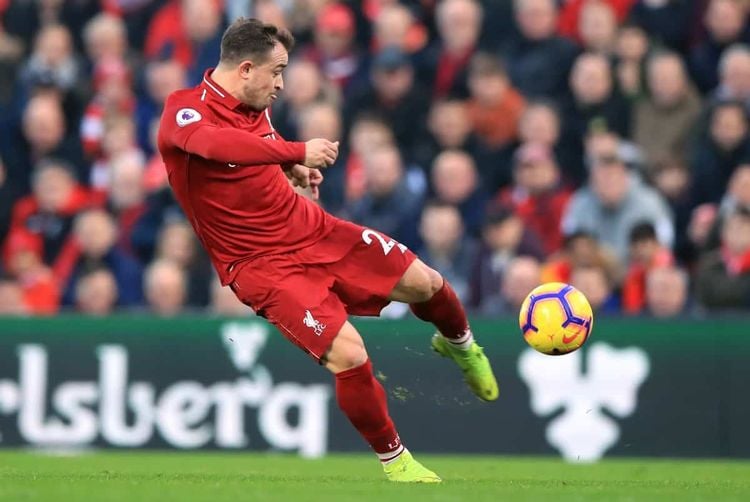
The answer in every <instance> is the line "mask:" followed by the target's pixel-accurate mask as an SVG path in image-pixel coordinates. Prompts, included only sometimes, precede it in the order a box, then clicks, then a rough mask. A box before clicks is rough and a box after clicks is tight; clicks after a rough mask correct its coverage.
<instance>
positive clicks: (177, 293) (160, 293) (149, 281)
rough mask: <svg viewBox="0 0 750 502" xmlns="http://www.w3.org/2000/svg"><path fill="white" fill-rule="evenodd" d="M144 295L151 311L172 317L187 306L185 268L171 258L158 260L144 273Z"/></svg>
mask: <svg viewBox="0 0 750 502" xmlns="http://www.w3.org/2000/svg"><path fill="white" fill-rule="evenodd" d="M143 287H144V295H145V297H146V301H147V303H148V307H149V309H150V311H151V312H152V313H154V314H156V315H158V316H162V317H172V316H175V315H177V314H179V313H180V312H181V311H182V309H183V308H184V306H185V299H186V297H187V278H186V277H185V273H184V272H183V270H182V269H181V268H180V267H179V265H177V264H176V263H173V262H171V261H169V260H156V261H154V262H153V263H151V264H150V265H149V266H148V268H146V272H145V273H144V275H143Z"/></svg>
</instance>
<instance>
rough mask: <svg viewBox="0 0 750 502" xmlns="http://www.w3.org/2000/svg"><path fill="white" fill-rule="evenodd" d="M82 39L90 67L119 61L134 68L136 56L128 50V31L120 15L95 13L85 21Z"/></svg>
mask: <svg viewBox="0 0 750 502" xmlns="http://www.w3.org/2000/svg"><path fill="white" fill-rule="evenodd" d="M83 41H84V44H85V48H86V56H87V57H88V59H89V62H90V63H91V66H92V68H96V67H97V66H99V65H100V64H106V62H114V61H119V62H122V63H123V64H126V65H127V66H129V67H130V69H131V70H132V69H135V65H136V58H135V56H134V55H133V54H131V53H130V52H129V49H128V31H127V27H126V26H125V21H123V19H122V18H121V17H118V16H115V15H114V14H111V13H109V12H101V13H99V14H97V15H96V16H94V17H93V18H91V20H89V22H88V23H86V26H85V27H84V29H83Z"/></svg>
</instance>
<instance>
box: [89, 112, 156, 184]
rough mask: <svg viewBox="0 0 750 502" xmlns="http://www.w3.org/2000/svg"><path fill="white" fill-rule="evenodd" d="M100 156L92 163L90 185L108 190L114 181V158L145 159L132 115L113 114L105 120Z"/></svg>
mask: <svg viewBox="0 0 750 502" xmlns="http://www.w3.org/2000/svg"><path fill="white" fill-rule="evenodd" d="M103 125H104V131H103V133H104V134H103V136H102V142H101V149H100V154H99V158H98V159H97V160H96V162H94V163H93V164H92V165H91V172H90V175H89V183H88V184H89V185H90V186H91V187H92V188H94V189H96V190H101V191H107V190H108V189H109V186H110V184H111V182H112V160H113V159H115V158H117V157H124V156H132V157H138V158H140V159H141V161H142V162H143V161H145V157H144V154H143V152H142V151H141V149H140V148H139V147H138V142H137V132H136V127H135V122H133V119H132V118H131V116H130V115H111V116H110V117H108V118H107V119H106V120H105V121H104V124H103Z"/></svg>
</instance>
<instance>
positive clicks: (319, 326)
mask: <svg viewBox="0 0 750 502" xmlns="http://www.w3.org/2000/svg"><path fill="white" fill-rule="evenodd" d="M302 322H303V323H304V324H305V326H307V327H308V328H310V329H312V330H313V331H314V332H315V334H316V335H318V336H320V335H322V334H323V330H324V329H326V325H325V324H323V323H322V322H320V321H318V320H317V319H315V318H314V317H313V315H312V312H310V311H309V310H305V318H304V319H302Z"/></svg>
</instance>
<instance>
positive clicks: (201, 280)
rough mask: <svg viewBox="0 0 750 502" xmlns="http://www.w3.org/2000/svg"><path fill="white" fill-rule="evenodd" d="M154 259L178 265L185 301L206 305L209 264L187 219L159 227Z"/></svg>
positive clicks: (199, 305) (188, 303)
mask: <svg viewBox="0 0 750 502" xmlns="http://www.w3.org/2000/svg"><path fill="white" fill-rule="evenodd" d="M155 259H156V260H157V261H168V262H170V263H174V264H175V265H177V266H179V267H180V270H182V273H183V275H184V277H185V281H186V288H187V292H186V295H187V296H186V298H185V300H184V301H185V303H186V304H187V305H189V306H191V307H205V306H206V305H208V301H209V295H208V294H209V292H208V284H209V282H210V281H211V277H212V270H211V264H210V262H209V259H208V256H207V255H206V253H205V251H204V250H203V248H202V247H199V246H198V242H197V241H196V239H195V234H194V232H193V229H192V228H191V227H190V224H189V223H188V222H187V221H185V220H182V219H180V220H174V221H169V222H167V223H166V224H165V225H164V226H163V227H162V229H161V231H160V232H159V237H158V241H157V249H156V258H155Z"/></svg>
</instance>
